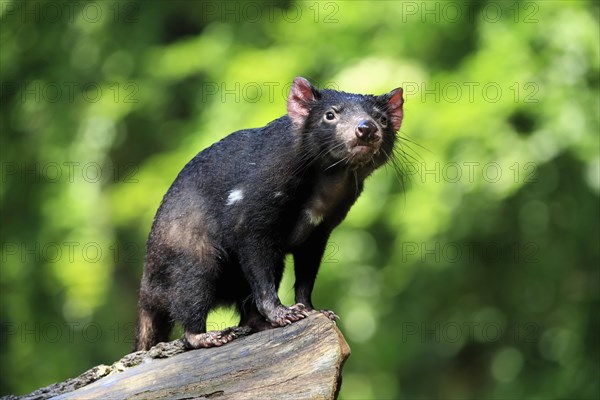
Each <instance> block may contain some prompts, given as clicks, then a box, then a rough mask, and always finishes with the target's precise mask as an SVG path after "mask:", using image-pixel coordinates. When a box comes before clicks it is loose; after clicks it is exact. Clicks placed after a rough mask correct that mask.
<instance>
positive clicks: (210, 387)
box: [6, 313, 350, 400]
mask: <svg viewBox="0 0 600 400" xmlns="http://www.w3.org/2000/svg"><path fill="white" fill-rule="evenodd" d="M349 355H350V348H349V347H348V344H347V343H346V341H345V339H344V337H343V336H342V334H341V332H340V331H339V329H338V328H337V326H336V325H335V323H333V322H332V321H331V320H329V319H328V318H327V317H325V316H324V315H322V314H320V313H315V314H312V315H310V316H309V317H308V318H306V319H304V320H301V321H298V322H295V323H293V324H291V325H289V326H286V327H283V328H276V329H271V330H267V331H264V332H260V333H256V334H252V335H249V336H245V337H242V338H239V339H236V340H234V341H233V342H231V343H228V344H226V345H224V346H222V347H214V348H209V349H198V350H189V351H188V350H187V349H186V348H185V346H184V344H183V341H182V340H176V341H173V342H169V343H159V344H158V345H157V346H155V347H153V348H152V349H150V350H148V351H138V352H135V353H131V354H128V355H126V356H125V357H123V358H122V359H121V360H119V361H117V362H115V363H114V364H112V365H110V366H108V365H99V366H97V367H94V368H92V369H90V370H89V371H87V372H85V373H84V374H82V375H80V376H79V377H77V378H73V379H68V380H66V381H64V382H60V383H55V384H53V385H50V386H48V387H46V388H42V389H38V390H36V391H34V392H33V393H30V394H28V395H24V396H20V397H17V396H8V397H6V399H20V400H44V399H49V398H53V399H82V398H85V399H103V400H104V399H209V398H210V399H252V400H256V399H278V400H284V399H335V398H336V397H337V394H338V392H339V389H340V386H341V371H342V367H343V365H344V362H345V361H346V359H347V358H348V356H349Z"/></svg>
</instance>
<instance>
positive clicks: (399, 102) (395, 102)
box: [379, 87, 404, 132]
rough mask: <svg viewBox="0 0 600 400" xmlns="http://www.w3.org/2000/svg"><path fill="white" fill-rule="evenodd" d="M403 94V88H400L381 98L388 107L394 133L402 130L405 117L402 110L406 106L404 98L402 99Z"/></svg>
mask: <svg viewBox="0 0 600 400" xmlns="http://www.w3.org/2000/svg"><path fill="white" fill-rule="evenodd" d="M402 93H403V91H402V88H401V87H399V88H396V89H394V90H392V91H391V92H389V93H387V94H384V95H381V96H379V99H380V101H381V102H383V103H384V104H385V106H386V107H387V110H388V113H389V116H390V121H391V122H392V126H393V127H394V132H397V131H398V130H399V129H400V125H402V118H403V117H404V110H403V108H402V106H403V105H404V98H403V97H402Z"/></svg>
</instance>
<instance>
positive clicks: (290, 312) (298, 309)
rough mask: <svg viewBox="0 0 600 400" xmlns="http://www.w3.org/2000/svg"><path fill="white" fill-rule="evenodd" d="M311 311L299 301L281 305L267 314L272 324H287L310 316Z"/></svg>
mask: <svg viewBox="0 0 600 400" xmlns="http://www.w3.org/2000/svg"><path fill="white" fill-rule="evenodd" d="M309 313H310V310H309V309H308V308H306V306H305V305H304V304H302V303H297V304H294V305H293V306H289V307H286V306H283V305H279V306H277V307H276V308H275V309H274V310H273V311H272V312H271V313H270V315H268V316H267V318H268V319H269V322H270V323H271V325H272V326H275V327H277V326H286V325H289V324H291V323H292V322H296V321H298V320H301V319H303V318H305V317H308V315H309Z"/></svg>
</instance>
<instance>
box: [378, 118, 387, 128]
mask: <svg viewBox="0 0 600 400" xmlns="http://www.w3.org/2000/svg"><path fill="white" fill-rule="evenodd" d="M379 123H380V124H381V126H383V127H384V128H386V127H387V124H388V119H387V117H386V116H381V118H379Z"/></svg>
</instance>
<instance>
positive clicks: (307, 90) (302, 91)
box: [287, 76, 319, 128]
mask: <svg viewBox="0 0 600 400" xmlns="http://www.w3.org/2000/svg"><path fill="white" fill-rule="evenodd" d="M318 93H319V92H318V91H317V89H315V88H314V87H313V86H312V85H311V84H310V82H308V81H307V80H306V79H304V78H302V77H300V76H298V77H296V79H294V83H293V84H292V88H291V89H290V95H289V96H288V99H287V112H288V116H289V117H290V119H291V120H292V122H293V123H294V125H295V126H296V127H297V128H300V127H302V125H304V121H306V117H308V113H309V111H310V105H311V104H310V103H312V102H313V101H315V100H316V97H317V95H318Z"/></svg>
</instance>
